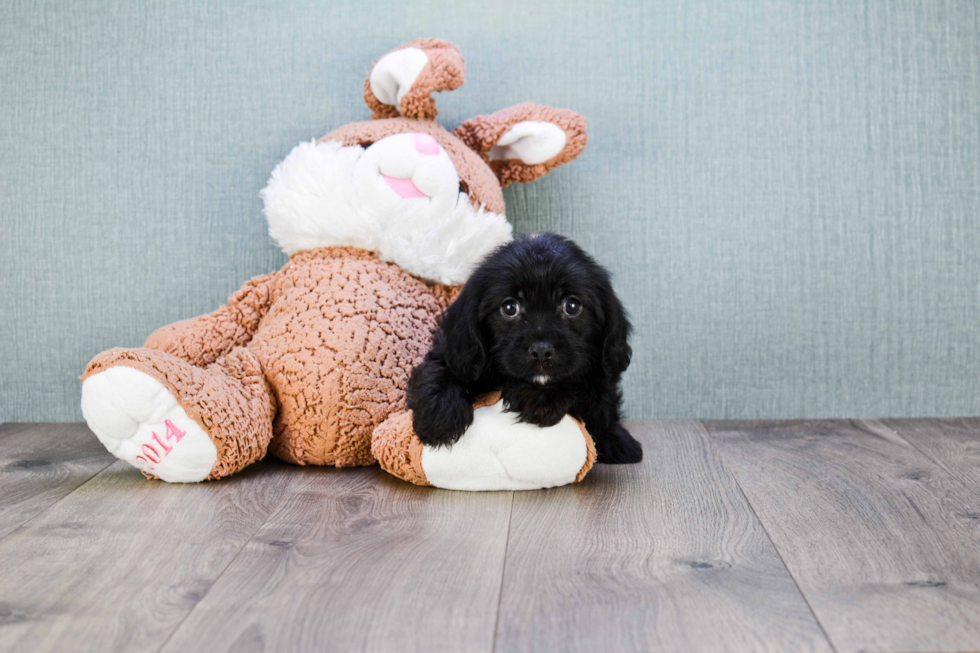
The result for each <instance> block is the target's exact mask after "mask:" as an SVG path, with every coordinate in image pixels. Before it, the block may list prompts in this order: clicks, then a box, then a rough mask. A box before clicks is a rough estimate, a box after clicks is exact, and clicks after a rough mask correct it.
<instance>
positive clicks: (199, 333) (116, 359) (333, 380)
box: [82, 247, 456, 478]
mask: <svg viewBox="0 0 980 653" xmlns="http://www.w3.org/2000/svg"><path fill="white" fill-rule="evenodd" d="M455 293H456V288H453V287H448V286H440V285H437V284H427V283H425V282H424V281H421V280H419V279H417V278H415V277H413V276H411V275H410V274H408V273H406V272H404V271H403V270H401V269H400V268H399V267H398V266H396V265H394V264H392V263H385V262H383V261H380V260H379V259H378V257H377V256H375V255H374V254H372V253H370V252H366V251H364V250H359V249H353V248H348V247H328V248H321V249H315V250H307V251H303V252H300V253H297V254H295V255H293V256H292V257H291V258H290V260H289V263H287V264H286V266H285V267H284V268H283V269H282V270H280V271H279V272H277V273H275V274H271V275H266V276H262V277H256V278H255V279H252V280H251V281H249V282H248V283H247V284H245V286H244V287H243V288H242V289H241V290H240V291H238V292H237V293H235V295H234V296H232V298H231V299H230V300H229V302H228V304H227V305H226V306H223V307H222V308H220V309H218V310H217V311H215V312H214V313H211V314H209V315H204V316H201V317H198V318H195V319H192V320H185V321H183V322H178V323H176V324H173V325H170V326H168V327H164V328H162V329H159V330H157V331H156V332H154V333H153V334H151V335H150V337H149V338H148V339H147V342H146V347H145V348H142V349H111V350H109V351H107V352H104V353H102V354H100V355H99V356H97V357H96V358H95V359H94V360H93V361H92V362H91V363H90V364H89V366H88V368H87V369H86V371H85V375H84V376H83V377H82V379H83V380H84V379H85V378H87V377H89V376H91V375H93V374H97V373H98V372H101V371H103V370H105V369H108V368H109V367H112V366H114V365H125V366H127V367H133V368H135V369H137V370H139V371H141V372H144V373H146V374H149V375H150V376H153V377H154V378H156V379H157V380H159V381H160V382H161V383H163V385H164V386H165V387H166V388H168V389H169V390H170V391H171V393H172V394H173V395H174V397H176V398H177V400H178V401H179V402H180V404H181V406H182V407H183V408H184V410H185V411H186V412H187V414H188V416H190V417H191V418H192V419H194V420H195V421H196V422H197V423H198V424H199V425H200V426H201V427H202V428H204V430H205V431H207V432H208V434H209V435H210V436H211V439H212V441H214V443H215V446H216V447H217V448H218V463H217V464H216V466H215V469H214V470H213V471H212V474H211V476H210V477H209V478H219V477H221V476H226V475H228V474H230V473H233V472H235V471H238V470H239V469H242V468H243V467H245V466H246V465H248V464H250V463H252V462H255V461H256V460H259V459H261V458H262V456H264V455H265V453H266V448H267V447H268V448H269V450H270V451H271V452H272V453H273V454H274V455H275V456H277V457H278V458H281V459H283V460H286V461H289V462H292V463H296V464H300V465H307V464H314V465H335V466H337V467H350V466H356V465H370V464H373V463H374V462H375V459H374V457H373V456H372V455H371V432H372V431H373V430H374V427H375V426H377V425H378V424H380V423H381V422H383V421H384V420H385V419H386V418H387V417H388V415H389V414H390V413H392V412H395V411H399V410H404V407H405V406H404V404H405V400H404V396H405V387H406V385H407V384H408V376H409V374H410V373H411V370H412V367H414V366H415V365H416V364H418V362H419V361H421V360H422V357H423V356H424V355H425V352H426V351H428V348H429V345H430V342H431V337H432V332H433V331H434V329H435V327H436V319H437V317H438V316H439V314H440V313H441V312H442V311H443V310H444V309H445V307H446V306H448V305H449V302H450V301H451V300H452V299H453V298H454V297H455ZM242 345H244V346H242ZM273 415H275V420H274V422H273Z"/></svg>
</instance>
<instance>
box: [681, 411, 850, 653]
mask: <svg viewBox="0 0 980 653" xmlns="http://www.w3.org/2000/svg"><path fill="white" fill-rule="evenodd" d="M699 423H700V424H701V427H702V428H703V429H704V430H705V432H706V433H707V434H708V438H710V439H711V440H712V441H714V439H715V437H714V436H713V435H712V434H711V429H709V428H708V426H707V424H705V423H704V420H701V421H700V422H699ZM715 450H716V452H717V453H718V462H720V463H721V465H722V466H723V467H724V468H725V470H726V471H727V472H728V474H729V475H730V476H731V477H732V480H733V481H735V487H737V488H738V493H739V494H741V495H742V498H743V499H744V500H745V505H747V506H748V507H749V510H750V511H752V516H753V517H755V520H756V521H757V522H758V523H759V527H760V528H762V532H763V533H765V534H766V539H767V540H769V544H770V545H772V550H773V551H775V552H776V556H777V557H778V558H779V563H780V564H781V565H783V569H785V570H786V573H787V574H789V577H790V579H791V580H792V581H793V586H794V587H796V591H797V592H799V593H800V598H802V599H803V603H804V604H805V605H806V609H807V610H809V611H810V614H811V615H813V620H814V621H815V622H817V627H818V628H820V632H821V633H823V637H824V639H825V640H827V645H828V646H829V647H830V650H831V651H834V653H837V647H836V646H835V645H834V642H833V640H832V639H830V634H829V633H828V632H827V629H826V628H824V625H823V623H822V622H821V621H820V617H818V616H817V612H816V610H814V609H813V606H812V605H811V604H810V599H808V598H807V596H806V593H805V592H804V591H803V588H802V587H800V583H799V581H798V580H796V576H794V575H793V571H792V570H791V569H790V568H789V565H788V564H786V559H785V558H783V554H782V552H781V551H780V550H779V547H778V546H776V543H775V542H774V541H773V539H772V535H770V534H769V529H768V528H766V524H765V522H763V521H762V518H761V517H759V513H757V512H756V511H755V506H753V505H752V502H751V501H750V500H749V497H748V495H747V494H745V490H743V489H742V483H741V481H739V480H738V475H736V474H735V472H734V471H732V469H731V468H729V466H728V465H727V464H725V458H724V452H723V451H722V450H721V447H716V448H715Z"/></svg>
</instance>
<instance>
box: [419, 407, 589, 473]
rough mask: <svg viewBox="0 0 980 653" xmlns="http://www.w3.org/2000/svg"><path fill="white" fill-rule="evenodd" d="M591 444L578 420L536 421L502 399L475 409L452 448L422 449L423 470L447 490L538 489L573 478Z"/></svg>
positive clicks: (425, 447)
mask: <svg viewBox="0 0 980 653" xmlns="http://www.w3.org/2000/svg"><path fill="white" fill-rule="evenodd" d="M587 456H588V449H587V447H586V444H585V436H584V435H583V434H582V430H581V429H580V428H579V426H578V424H577V423H576V422H575V420H573V419H572V418H571V417H569V416H568V415H566V416H565V417H564V418H562V420H561V421H560V422H558V424H555V425H554V426H548V427H540V426H534V425H532V424H524V423H522V422H518V421H517V415H516V414H515V413H506V412H504V403H503V402H502V401H498V402H497V403H496V404H494V405H492V406H484V407H482V408H477V409H476V410H475V411H474V412H473V424H472V426H470V428H469V429H467V430H466V433H464V434H463V437H462V438H460V439H459V441H458V442H457V443H456V444H454V445H453V446H452V447H429V446H428V445H425V446H424V447H423V448H422V471H424V472H425V477H426V479H428V481H429V482H430V483H432V485H434V486H436V487H441V488H446V489H448V490H536V489H539V488H546V487H557V486H559V485H567V484H568V483H572V482H574V481H575V477H576V476H578V473H579V471H581V469H582V467H583V466H584V465H585V460H586V457H587Z"/></svg>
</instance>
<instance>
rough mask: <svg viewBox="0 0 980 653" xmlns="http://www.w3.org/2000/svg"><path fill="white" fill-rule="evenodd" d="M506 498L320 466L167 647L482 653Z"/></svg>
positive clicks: (495, 591)
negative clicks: (454, 490)
mask: <svg viewBox="0 0 980 653" xmlns="http://www.w3.org/2000/svg"><path fill="white" fill-rule="evenodd" d="M511 502H512V495H511V493H467V492H450V491H446V490H437V489H434V488H422V487H415V486H412V485H408V484H407V483H403V482H401V481H399V480H397V479H395V478H393V477H391V476H388V475H387V474H385V473H384V472H382V471H381V470H380V469H378V468H366V469H359V470H351V469H341V470H324V472H323V473H322V474H320V475H318V476H316V477H311V478H310V479H309V481H308V482H306V483H304V484H303V486H302V487H301V488H298V489H297V491H296V492H293V493H291V494H290V496H289V497H288V498H287V500H286V501H285V502H284V503H283V505H282V507H281V508H280V509H279V510H278V511H277V512H276V514H275V515H273V516H272V518H270V519H269V521H268V522H267V523H266V524H265V525H264V526H263V527H262V528H261V529H260V530H259V532H258V533H256V535H255V537H253V538H252V539H251V541H249V543H248V544H247V545H246V546H245V548H244V550H243V551H242V553H241V555H239V556H238V558H236V559H235V562H234V563H233V564H232V565H231V566H230V567H229V569H228V570H227V571H226V572H225V573H224V574H223V575H222V577H221V579H220V580H219V581H218V582H217V583H216V584H215V586H214V587H213V588H211V590H210V591H209V592H208V594H207V596H205V598H204V599H203V600H202V601H201V602H200V603H199V604H198V606H197V607H196V608H195V609H194V611H193V612H192V613H191V615H190V617H188V619H187V620H186V621H185V622H184V624H183V625H182V626H181V627H180V628H179V629H178V631H177V632H176V634H175V635H174V637H173V638H172V639H171V641H170V642H169V643H168V645H167V646H166V647H165V649H164V650H165V651H172V652H183V651H186V650H191V649H194V650H206V651H228V650H248V651H252V650H256V651H257V650H266V651H322V650H336V651H352V650H357V651H489V650H490V649H491V647H492V642H493V629H494V620H495V618H496V611H497V602H498V599H499V587H500V578H501V569H502V565H503V561H504V552H505V548H506V538H507V524H508V521H509V518H510V509H511Z"/></svg>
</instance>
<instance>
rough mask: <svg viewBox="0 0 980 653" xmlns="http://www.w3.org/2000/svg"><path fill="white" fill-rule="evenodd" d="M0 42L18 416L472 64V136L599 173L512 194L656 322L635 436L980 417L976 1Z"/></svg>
mask: <svg viewBox="0 0 980 653" xmlns="http://www.w3.org/2000/svg"><path fill="white" fill-rule="evenodd" d="M2 16H3V19H2V21H0V54H2V56H0V275H2V276H0V278H2V285H0V288H2V290H0V293H2V294H0V372H2V373H0V421H4V420H6V421H11V420H77V419H80V418H81V415H80V411H79V410H78V392H79V383H78V381H77V378H76V377H77V376H78V374H79V373H80V372H81V371H82V369H83V368H84V366H85V363H86V362H87V361H88V359H89V358H90V357H91V356H92V355H94V354H95V353H97V352H98V351H100V350H102V349H105V348H108V347H111V346H116V345H121V346H136V345H139V344H140V343H141V342H142V340H143V338H144V337H145V336H146V335H147V334H148V333H149V332H150V331H151V330H153V329H154V328H155V327H157V326H160V325H163V324H166V323H168V322H172V321H174V320H178V319H182V318H186V317H190V316H193V315H195V314H199V313H203V312H207V311H209V310H212V309H213V308H215V307H217V306H218V305H220V304H221V303H222V302H223V301H224V299H225V298H226V297H227V296H228V295H229V294H230V293H231V292H233V291H234V290H235V289H237V288H238V287H239V285H240V284H241V283H242V281H244V280H245V279H247V278H249V277H251V276H253V275H256V274H260V273H264V272H266V271H269V270H272V269H275V268H277V267H279V266H280V265H281V264H282V263H283V261H284V256H283V255H282V254H281V253H280V252H278V251H277V250H276V249H275V247H274V246H273V245H272V243H271V241H270V240H269V238H268V237H267V235H266V233H265V224H264V221H263V218H262V215H261V204H260V201H259V198H258V192H259V190H260V189H261V188H262V187H263V185H264V184H265V181H266V179H267V176H268V174H269V172H270V171H271V170H272V168H273V167H274V166H275V164H276V163H277V162H278V161H279V160H280V159H282V158H283V156H285V154H286V153H287V152H288V151H289V150H290V148H291V147H292V146H293V145H295V144H296V143H298V142H299V141H302V140H305V139H310V138H313V137H318V136H321V135H323V134H324V133H326V132H327V131H329V130H331V129H332V128H334V127H336V126H338V125H341V124H344V123H346V122H350V121H355V120H363V119H366V117H367V115H368V111H367V109H366V108H365V106H364V104H363V102H362V101H361V99H360V96H361V88H362V84H363V80H364V77H365V76H366V74H367V71H368V70H369V68H370V64H371V62H372V60H375V59H377V58H378V57H379V56H380V55H381V54H383V53H384V52H386V51H387V50H388V49H390V48H391V47H393V46H395V45H399V44H401V43H404V42H407V41H409V40H411V39H413V38H416V37H418V36H439V37H442V38H447V39H449V40H452V41H454V42H455V43H456V44H457V45H459V46H460V47H461V48H462V50H463V54H464V56H465V57H466V59H467V64H468V83H467V84H466V86H464V87H463V88H462V89H460V90H459V91H456V92H454V93H451V94H448V95H446V94H444V95H442V96H439V97H438V102H439V106H440V108H441V110H442V114H441V119H442V120H443V121H444V123H445V124H446V125H447V126H454V125H455V124H457V123H458V122H460V121H461V120H463V119H465V118H467V117H470V116H473V115H475V114H479V113H486V112H489V111H492V110H496V109H499V108H502V107H505V106H508V105H510V104H514V103H518V102H522V101H527V100H531V101H538V102H542V103H547V104H552V105H554V106H561V107H570V108H574V109H575V110H577V111H579V112H580V113H582V114H583V115H585V116H586V117H587V118H588V120H589V126H590V131H591V140H590V143H589V147H588V148H587V150H586V151H585V153H584V154H583V156H582V157H581V158H580V159H579V160H578V161H576V162H575V163H573V164H572V165H569V166H566V167H564V168H561V169H560V170H558V171H556V172H555V173H554V174H552V175H551V176H550V177H548V178H546V179H544V180H542V181H540V182H537V183H535V184H532V185H530V186H527V187H512V188H509V189H508V190H507V192H506V195H507V202H508V215H509V217H510V220H511V222H512V223H513V224H514V225H515V227H516V228H517V229H519V230H522V231H538V230H545V229H550V230H555V231H559V232H562V233H564V234H567V235H570V236H572V237H574V238H575V239H577V240H578V241H579V242H581V243H582V245H584V246H585V247H586V248H587V249H588V250H590V251H591V252H593V253H594V254H595V255H596V256H597V257H598V259H599V260H600V261H602V262H603V263H605V264H606V265H607V266H609V267H610V268H611V269H612V270H613V271H614V273H615V277H616V280H617V286H618V289H619V292H620V293H621V295H622V297H623V298H624V300H625V302H626V304H627V306H628V307H629V309H630V310H631V312H632V314H633V317H634V321H635V324H636V337H635V340H634V350H635V356H634V358H633V365H632V367H631V368H630V370H629V372H628V373H627V376H626V387H625V391H626V392H625V394H626V399H627V400H626V404H627V412H628V414H629V416H630V417H632V418H668V417H704V418H721V417H727V418H753V417H764V418H778V417H799V416H881V415H892V416H908V415H951V414H977V413H980V383H978V380H977V377H978V371H980V347H978V344H977V340H978V337H977V336H978V327H980V302H978V299H980V257H978V255H977V254H978V245H980V172H978V171H980V3H976V2H972V1H963V2H943V1H939V0H924V1H922V2H918V3H910V2H884V1H881V2H859V1H854V0H828V1H826V2H790V1H765V0H742V1H738V2H720V1H719V2H697V1H689V0H676V1H672V2H646V3H630V2H614V3H608V4H601V3H593V2H570V1H569V0H553V1H549V2H544V3H535V2H531V1H528V0H521V1H518V2H513V1H510V0H494V1H486V2H483V3H480V4H476V3H467V2H455V3H439V2H425V1H418V2H416V1H405V2H398V3H390V4H385V5H381V4H378V5H374V4H372V3H370V2H357V3H348V2H343V3H340V2H324V1H322V0H318V1H316V2H313V1H311V2H286V1H283V0H280V1H278V2H267V3H266V2H249V1H244V2H243V1H236V2H226V3H212V2H202V1H199V0H181V1H174V2H152V3H149V2H148V3H136V2H129V1H127V2H118V3H112V2H90V1H80V0H73V1H72V2H58V3H55V2H51V3H48V2H16V3H13V4H11V3H9V2H5V3H4V8H3V10H2Z"/></svg>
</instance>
